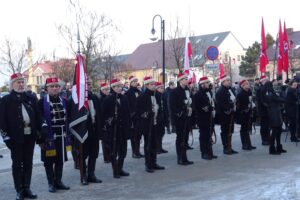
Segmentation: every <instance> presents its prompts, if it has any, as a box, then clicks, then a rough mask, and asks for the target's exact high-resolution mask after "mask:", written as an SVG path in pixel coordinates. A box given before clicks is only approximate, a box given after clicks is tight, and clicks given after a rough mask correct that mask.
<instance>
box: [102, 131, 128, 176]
mask: <svg viewBox="0 0 300 200" xmlns="http://www.w3.org/2000/svg"><path fill="white" fill-rule="evenodd" d="M116 132H117V133H116V141H114V138H113V137H114V136H113V134H114V133H113V132H109V135H106V136H105V137H104V139H105V140H104V141H105V143H106V145H107V146H108V147H109V152H110V158H111V164H112V168H113V172H114V174H118V173H119V172H120V171H121V170H122V169H123V165H124V160H125V157H126V155H127V138H126V136H125V135H124V134H125V133H124V130H123V128H122V127H120V126H118V128H117V131H116Z"/></svg>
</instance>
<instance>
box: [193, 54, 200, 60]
mask: <svg viewBox="0 0 300 200" xmlns="http://www.w3.org/2000/svg"><path fill="white" fill-rule="evenodd" d="M201 58H202V54H199V55H196V56H194V60H201Z"/></svg>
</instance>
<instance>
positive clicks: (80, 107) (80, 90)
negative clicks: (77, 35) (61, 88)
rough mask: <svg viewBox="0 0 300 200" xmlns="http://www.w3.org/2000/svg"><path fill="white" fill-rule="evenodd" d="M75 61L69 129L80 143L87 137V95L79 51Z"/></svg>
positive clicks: (84, 72) (84, 73) (83, 68)
mask: <svg viewBox="0 0 300 200" xmlns="http://www.w3.org/2000/svg"><path fill="white" fill-rule="evenodd" d="M76 61H77V63H76V67H75V74H74V82H73V87H72V105H71V116H70V123H69V129H70V131H71V133H72V134H73V135H74V136H75V137H76V138H77V139H78V140H79V141H80V142H81V143H84V141H85V140H86V139H87V137H88V131H87V118H88V97H87V84H86V69H85V64H84V58H83V56H81V55H80V54H79V53H78V54H77V55H76Z"/></svg>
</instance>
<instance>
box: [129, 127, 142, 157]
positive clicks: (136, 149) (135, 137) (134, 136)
mask: <svg viewBox="0 0 300 200" xmlns="http://www.w3.org/2000/svg"><path fill="white" fill-rule="evenodd" d="M130 132H131V139H130V142H131V149H132V154H133V155H135V156H139V155H140V154H141V153H140V143H141V139H142V135H141V134H140V133H139V131H138V128H137V127H136V124H135V127H134V128H130Z"/></svg>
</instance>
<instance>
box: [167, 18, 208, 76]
mask: <svg viewBox="0 0 300 200" xmlns="http://www.w3.org/2000/svg"><path fill="white" fill-rule="evenodd" d="M170 30H171V31H170V33H169V34H168V39H169V40H170V41H169V42H168V44H167V46H166V49H167V52H168V53H167V55H166V60H167V61H168V62H169V63H172V64H173V63H174V64H175V65H176V67H177V69H178V70H179V72H182V71H183V65H184V64H183V62H184V50H185V35H184V33H183V32H184V31H183V27H182V26H181V25H180V23H179V19H178V17H177V19H176V24H175V26H173V25H172V24H170ZM189 37H190V42H191V45H192V50H193V58H192V59H191V60H190V66H192V67H203V65H204V64H205V62H206V58H205V56H204V55H203V52H205V48H206V47H205V45H204V44H205V41H204V40H202V39H200V38H197V37H194V36H193V35H190V36H189Z"/></svg>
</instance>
